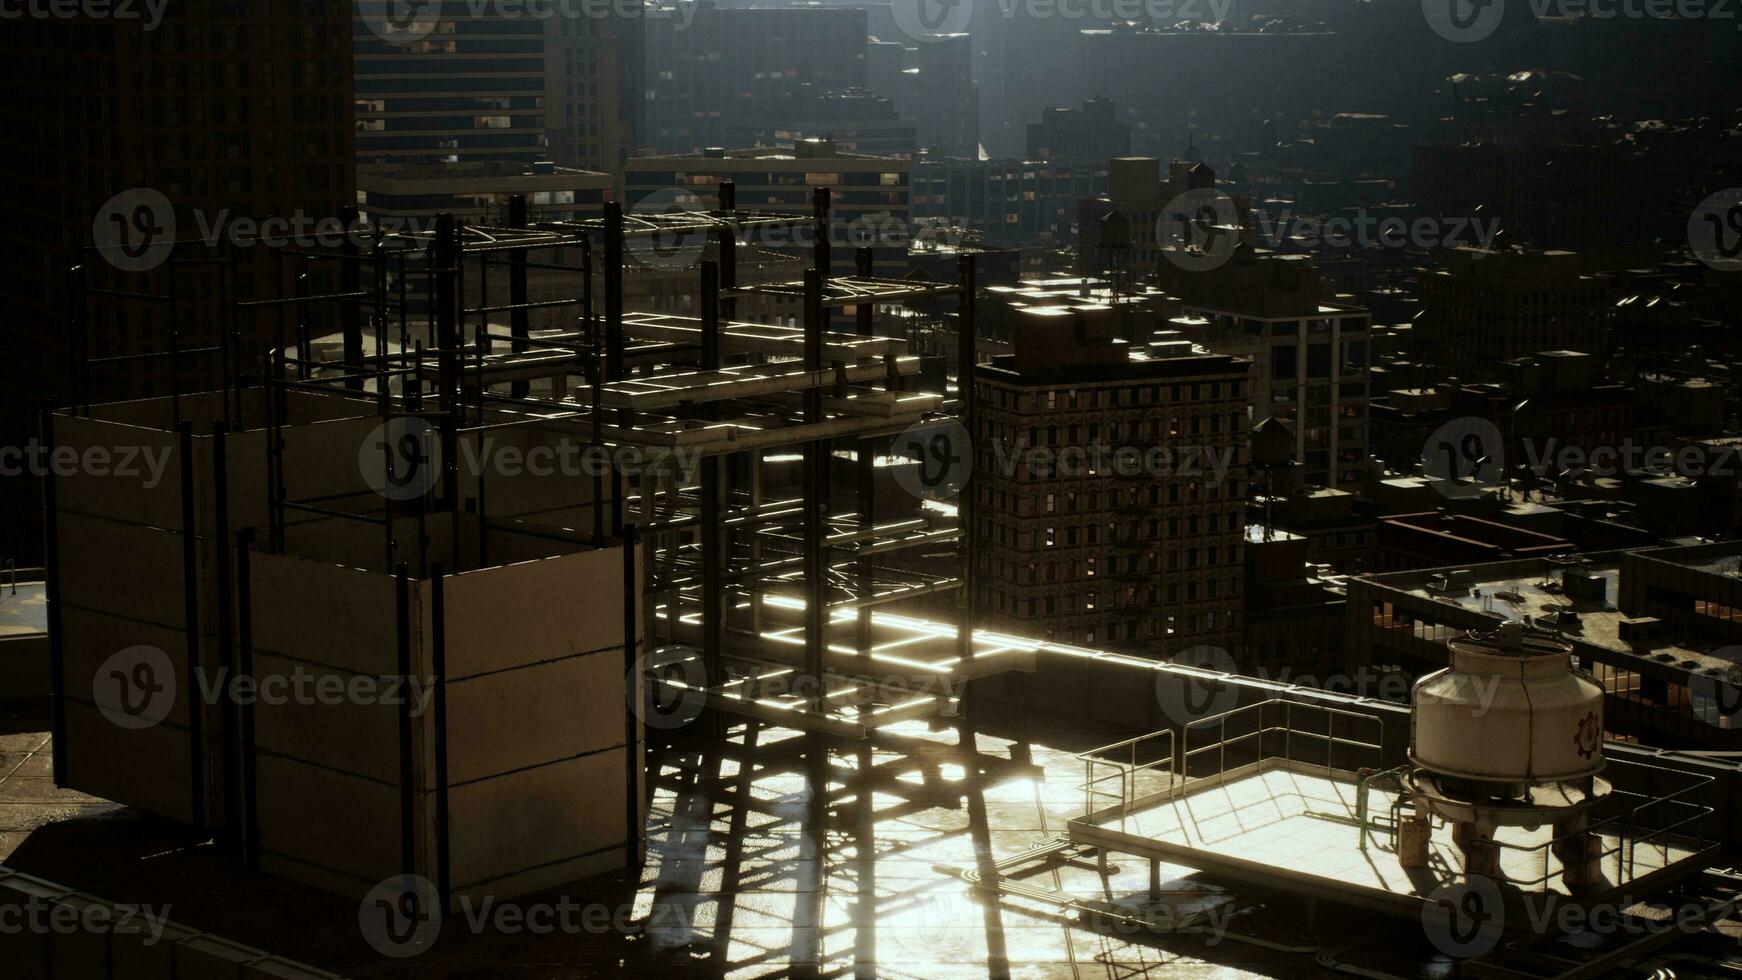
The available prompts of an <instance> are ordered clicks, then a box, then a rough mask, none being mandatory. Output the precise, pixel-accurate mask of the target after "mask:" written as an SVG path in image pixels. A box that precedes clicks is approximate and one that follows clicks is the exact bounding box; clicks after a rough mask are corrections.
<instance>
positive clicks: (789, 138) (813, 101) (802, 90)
mask: <svg viewBox="0 0 1742 980" xmlns="http://www.w3.org/2000/svg"><path fill="white" fill-rule="evenodd" d="M725 132H726V144H727V145H728V146H783V145H786V144H788V143H791V142H793V141H795V140H803V139H832V140H834V141H835V145H836V146H838V147H840V148H841V149H843V150H846V151H847V152H849V153H866V154H870V155H873V156H897V157H911V156H913V151H914V149H915V148H916V147H917V146H918V142H919V141H918V136H917V129H916V127H915V126H914V123H913V120H911V119H903V118H901V117H900V116H899V115H898V114H897V113H896V111H895V104H894V103H893V102H892V101H890V100H889V99H886V98H884V97H883V96H882V95H879V94H874V93H872V92H867V91H864V90H862V89H847V90H845V91H839V92H822V91H817V90H816V89H815V88H814V86H810V85H800V86H796V87H795V88H794V89H793V90H792V91H790V92H789V93H788V94H787V96H786V97H785V98H783V99H782V100H781V101H780V104H778V105H776V106H774V107H773V108H772V109H770V110H769V113H768V115H767V116H765V117H762V118H752V117H742V118H738V117H734V118H732V119H729V120H727V122H726V126H725Z"/></svg>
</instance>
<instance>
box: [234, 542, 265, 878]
mask: <svg viewBox="0 0 1742 980" xmlns="http://www.w3.org/2000/svg"><path fill="white" fill-rule="evenodd" d="M253 551H254V529H253V528H251V527H245V528H243V529H242V530H241V531H240V532H239V533H238V534H237V535H236V662H237V674H236V677H237V680H238V682H239V683H245V684H247V685H248V690H257V688H256V687H255V685H254V588H253V581H252V580H253V573H252V570H251V569H252V562H253V557H252V556H253ZM241 708H242V828H243V830H242V867H243V868H244V869H246V870H249V871H253V870H255V869H256V868H258V867H259V866H260V787H259V780H258V779H257V774H258V769H257V767H256V766H255V761H256V753H257V752H258V745H257V743H256V742H255V739H254V701H253V699H249V700H248V701H246V702H244V703H243V704H242V706H241Z"/></svg>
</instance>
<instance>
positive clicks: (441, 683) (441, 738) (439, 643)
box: [403, 561, 453, 914]
mask: <svg viewBox="0 0 1742 980" xmlns="http://www.w3.org/2000/svg"><path fill="white" fill-rule="evenodd" d="M442 575H443V572H442V563H441V562H439V561H438V562H436V563H435V564H434V565H432V566H431V567H430V575H429V602H430V625H431V628H432V629H433V630H434V631H435V632H434V634H433V635H432V636H431V637H430V673H431V674H432V675H434V676H432V677H431V678H430V682H431V685H432V686H433V688H434V691H433V692H432V695H433V704H432V707H433V708H434V713H435V717H434V718H433V719H432V721H433V724H434V727H435V782H436V798H435V838H436V839H435V846H436V857H435V865H436V894H437V895H438V896H440V901H441V909H442V912H443V914H446V912H447V910H448V895H449V892H450V891H452V889H453V880H452V877H451V875H450V874H449V869H448V849H449V844H448V638H447V600H446V598H445V597H444V595H443V582H442ZM403 683H405V684H408V685H409V684H411V683H413V681H412V679H411V678H409V677H407V678H405V679H404V681H403Z"/></svg>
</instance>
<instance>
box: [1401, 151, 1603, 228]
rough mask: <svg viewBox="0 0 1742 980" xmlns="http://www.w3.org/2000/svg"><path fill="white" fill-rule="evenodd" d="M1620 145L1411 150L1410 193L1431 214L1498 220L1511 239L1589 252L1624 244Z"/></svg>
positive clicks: (1444, 216)
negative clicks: (1411, 178) (1412, 176)
mask: <svg viewBox="0 0 1742 980" xmlns="http://www.w3.org/2000/svg"><path fill="white" fill-rule="evenodd" d="M1622 164H1623V157H1622V152H1621V150H1620V148H1619V147H1617V146H1606V145H1580V144H1573V143H1559V142H1553V143H1551V142H1541V141H1533V142H1529V143H1510V142H1509V143H1497V142H1459V143H1456V144H1432V145H1420V144H1418V145H1417V146H1416V147H1415V183H1414V186H1415V196H1416V198H1417V199H1418V200H1419V202H1420V204H1421V206H1422V207H1423V208H1424V209H1425V210H1426V211H1427V213H1428V214H1430V215H1435V216H1438V217H1441V218H1444V219H1462V220H1467V219H1470V218H1475V217H1478V216H1480V217H1481V218H1482V219H1484V220H1488V219H1495V220H1498V221H1499V222H1500V227H1501V228H1502V229H1504V230H1505V231H1506V233H1507V235H1508V236H1509V237H1510V238H1511V239H1512V240H1513V241H1515V242H1529V243H1530V244H1532V245H1533V246H1535V247H1537V248H1554V249H1572V250H1575V251H1587V250H1590V249H1596V248H1602V247H1604V246H1607V245H1613V244H1615V243H1616V242H1617V241H1619V240H1621V237H1622V233H1623V232H1631V231H1632V229H1626V228H1623V227H1622V221H1623V219H1624V217H1625V211H1624V209H1623V207H1622V200H1621V197H1622V194H1621V188H1622V177H1623V171H1622Z"/></svg>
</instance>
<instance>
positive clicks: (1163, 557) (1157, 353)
mask: <svg viewBox="0 0 1742 980" xmlns="http://www.w3.org/2000/svg"><path fill="white" fill-rule="evenodd" d="M1119 319H1120V311H1119V310H1118V308H1116V307H1113V306H1109V305H1106V304H1102V303H1081V304H1072V305H1061V306H1052V307H1038V308H1026V309H1021V310H1017V311H1015V313H1014V317H1013V323H1012V331H1013V336H1012V338H1011V339H1012V344H1013V348H1014V350H1015V353H1014V354H1010V355H1004V356H1000V357H996V358H994V359H993V360H992V362H991V363H990V364H988V365H983V366H981V368H980V369H979V372H978V383H977V386H976V391H975V398H976V400H977V401H976V409H975V411H976V424H977V427H978V430H979V431H977V432H976V433H974V435H975V440H974V444H975V447H976V449H975V452H976V465H975V469H974V476H973V481H972V483H970V485H969V489H968V492H972V493H974V494H975V495H976V500H977V515H978V516H977V520H976V522H975V525H976V526H975V527H974V535H975V550H974V553H975V558H976V561H977V563H978V575H979V579H978V581H979V583H980V585H979V592H980V594H979V595H978V596H977V602H976V606H977V609H978V610H980V612H981V615H982V617H983V622H985V623H986V624H987V625H988V626H989V627H991V628H993V629H1000V630H1008V631H1010V632H1013V633H1016V634H1018V635H1026V636H1034V637H1044V638H1046V639H1049V640H1056V641H1058V642H1061V643H1082V644H1098V645H1100V646H1102V647H1104V648H1107V649H1113V650H1123V651H1127V652H1132V653H1137V654H1140V655H1143V656H1148V657H1154V658H1158V659H1165V658H1166V657H1167V656H1168V655H1169V654H1173V653H1178V652H1179V651H1181V650H1185V649H1187V648H1190V647H1196V646H1214V647H1220V648H1222V649H1223V650H1224V651H1227V652H1229V653H1230V655H1232V656H1235V657H1238V656H1239V655H1240V652H1241V647H1242V644H1243V642H1244V632H1243V631H1244V627H1243V625H1242V608H1241V594H1242V585H1243V581H1244V575H1245V571H1244V565H1243V562H1244V558H1243V556H1242V551H1241V549H1242V546H1243V544H1244V533H1243V530H1242V529H1243V527H1244V526H1245V508H1246V491H1247V486H1248V485H1247V476H1246V474H1247V456H1246V452H1247V449H1246V398H1247V388H1248V386H1249V384H1250V381H1249V377H1248V375H1249V372H1250V369H1251V362H1249V361H1247V360H1245V359H1243V358H1238V357H1230V356H1227V355H1225V354H1211V353H1207V352H1205V351H1203V350H1202V349H1201V348H1194V346H1193V345H1192V344H1190V343H1186V342H1183V341H1179V340H1177V339H1171V338H1167V336H1166V335H1165V334H1164V335H1159V336H1158V340H1157V341H1156V342H1153V343H1148V344H1133V343H1130V342H1129V341H1127V340H1126V339H1125V338H1124V337H1123V336H1120V334H1121V333H1122V332H1124V331H1123V330H1122V328H1121V324H1120V323H1119Z"/></svg>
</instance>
